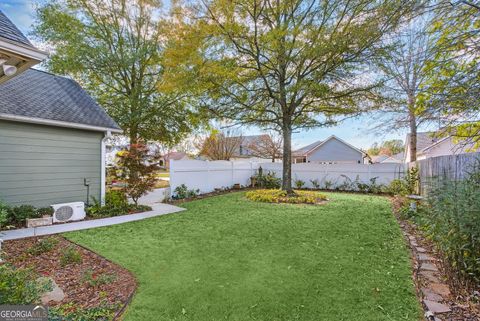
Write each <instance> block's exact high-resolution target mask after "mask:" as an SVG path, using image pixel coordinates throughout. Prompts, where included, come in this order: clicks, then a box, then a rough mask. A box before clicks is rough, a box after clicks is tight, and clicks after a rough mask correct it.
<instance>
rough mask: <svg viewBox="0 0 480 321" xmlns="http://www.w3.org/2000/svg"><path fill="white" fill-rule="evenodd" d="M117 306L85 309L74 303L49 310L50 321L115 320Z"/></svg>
mask: <svg viewBox="0 0 480 321" xmlns="http://www.w3.org/2000/svg"><path fill="white" fill-rule="evenodd" d="M118 308H119V307H118V306H117V305H106V304H102V305H101V306H99V307H94V308H83V307H81V306H79V305H76V304H74V303H66V304H63V305H60V306H54V307H49V308H48V320H49V321H64V320H68V321H87V320H97V321H100V320H113V318H114V316H115V311H117V310H118Z"/></svg>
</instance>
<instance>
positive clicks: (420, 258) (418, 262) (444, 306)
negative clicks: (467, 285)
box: [394, 208, 480, 321]
mask: <svg viewBox="0 0 480 321" xmlns="http://www.w3.org/2000/svg"><path fill="white" fill-rule="evenodd" d="M394 212H395V215H396V217H397V220H398V221H399V224H400V227H401V229H402V232H403V235H404V237H405V240H406V243H407V244H408V246H409V248H410V250H411V259H412V269H413V280H414V282H415V285H416V288H417V297H418V298H419V300H420V302H421V303H422V306H423V308H424V310H425V319H426V320H432V321H460V320H462V321H474V320H480V303H479V300H478V299H479V298H473V297H472V296H471V295H468V291H467V290H466V289H455V290H456V291H451V289H450V287H449V285H448V283H447V280H448V278H447V275H446V273H445V271H444V270H443V261H442V256H441V254H440V253H438V252H436V251H435V248H434V246H433V244H432V242H431V241H430V240H428V239H426V238H425V237H424V236H423V235H422V233H421V231H420V230H419V229H418V228H417V227H416V226H415V225H414V224H413V223H412V222H410V221H406V220H403V219H402V218H401V217H400V216H399V215H398V211H397V209H395V208H394ZM453 292H455V293H457V295H454V294H453ZM458 293H462V295H460V294H458Z"/></svg>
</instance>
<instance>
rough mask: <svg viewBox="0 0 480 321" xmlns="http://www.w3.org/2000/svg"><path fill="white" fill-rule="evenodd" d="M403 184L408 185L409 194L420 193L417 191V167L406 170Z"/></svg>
mask: <svg viewBox="0 0 480 321" xmlns="http://www.w3.org/2000/svg"><path fill="white" fill-rule="evenodd" d="M405 182H406V183H407V185H408V192H409V194H417V193H419V192H420V191H419V183H420V176H419V173H418V167H412V168H410V169H408V171H407V175H406V176H405Z"/></svg>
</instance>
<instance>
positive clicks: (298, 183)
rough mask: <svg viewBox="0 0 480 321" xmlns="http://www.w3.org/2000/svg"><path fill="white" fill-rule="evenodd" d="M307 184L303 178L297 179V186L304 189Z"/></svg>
mask: <svg viewBox="0 0 480 321" xmlns="http://www.w3.org/2000/svg"><path fill="white" fill-rule="evenodd" d="M304 186H305V181H302V180H301V179H296V180H295V187H296V188H298V189H302V188H303V187H304Z"/></svg>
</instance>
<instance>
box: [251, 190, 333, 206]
mask: <svg viewBox="0 0 480 321" xmlns="http://www.w3.org/2000/svg"><path fill="white" fill-rule="evenodd" d="M245 196H246V197H247V198H248V199H249V200H251V201H255V202H265V203H290V204H321V203H324V202H325V201H326V200H327V196H325V195H324V194H321V193H319V192H312V191H298V190H297V191H295V194H294V195H287V192H285V191H282V190H276V189H259V190H254V191H250V192H247V193H246V194H245Z"/></svg>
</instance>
